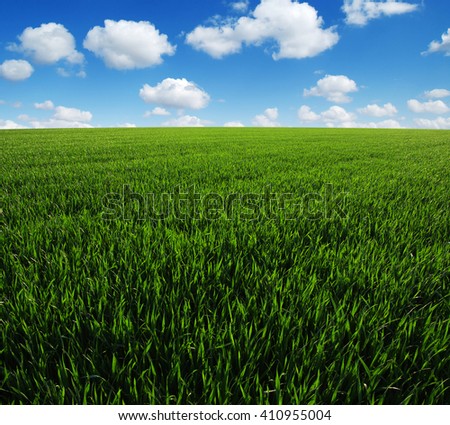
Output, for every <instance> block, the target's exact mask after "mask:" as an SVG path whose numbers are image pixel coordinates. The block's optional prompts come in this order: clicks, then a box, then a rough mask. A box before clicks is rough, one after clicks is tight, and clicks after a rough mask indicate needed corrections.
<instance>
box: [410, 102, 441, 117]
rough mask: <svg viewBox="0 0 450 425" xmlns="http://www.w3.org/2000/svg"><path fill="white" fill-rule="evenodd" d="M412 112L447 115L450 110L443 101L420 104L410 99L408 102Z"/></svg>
mask: <svg viewBox="0 0 450 425" xmlns="http://www.w3.org/2000/svg"><path fill="white" fill-rule="evenodd" d="M407 104H408V108H409V110H410V111H411V112H414V113H416V114H421V113H429V114H446V113H448V112H450V108H449V107H448V106H447V105H446V104H445V103H444V102H443V101H442V100H429V101H428V102H419V101H418V100H416V99H410V100H408V102H407Z"/></svg>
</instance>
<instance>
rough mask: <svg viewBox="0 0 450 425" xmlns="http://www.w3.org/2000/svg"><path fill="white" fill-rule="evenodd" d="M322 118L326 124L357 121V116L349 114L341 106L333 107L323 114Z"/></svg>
mask: <svg viewBox="0 0 450 425" xmlns="http://www.w3.org/2000/svg"><path fill="white" fill-rule="evenodd" d="M321 118H322V119H323V120H324V121H325V123H344V122H352V121H353V120H354V119H355V115H354V114H352V113H351V112H347V111H346V110H345V109H344V108H342V107H341V106H336V105H335V106H332V107H331V108H330V109H328V110H327V111H325V112H322V114H321Z"/></svg>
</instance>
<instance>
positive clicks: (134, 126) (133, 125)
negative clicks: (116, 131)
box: [119, 122, 136, 128]
mask: <svg viewBox="0 0 450 425" xmlns="http://www.w3.org/2000/svg"><path fill="white" fill-rule="evenodd" d="M119 127H120V128H136V124H132V123H129V122H126V123H124V124H120V125H119Z"/></svg>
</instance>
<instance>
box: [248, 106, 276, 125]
mask: <svg viewBox="0 0 450 425" xmlns="http://www.w3.org/2000/svg"><path fill="white" fill-rule="evenodd" d="M277 119H278V108H268V109H266V110H265V111H264V113H263V114H261V115H256V117H255V118H253V121H252V124H253V125H254V126H255V127H280V123H279V122H277Z"/></svg>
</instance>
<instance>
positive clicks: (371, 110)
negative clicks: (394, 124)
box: [358, 103, 398, 118]
mask: <svg viewBox="0 0 450 425" xmlns="http://www.w3.org/2000/svg"><path fill="white" fill-rule="evenodd" d="M358 112H359V113H361V114H364V115H368V116H370V117H377V118H381V117H392V116H394V115H395V114H397V112H398V111H397V108H396V107H395V106H394V105H393V104H392V103H385V104H384V105H383V106H378V105H376V104H373V105H367V106H366V107H365V108H361V109H358Z"/></svg>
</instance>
